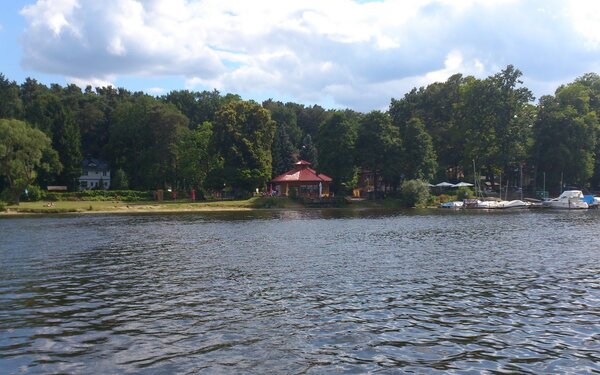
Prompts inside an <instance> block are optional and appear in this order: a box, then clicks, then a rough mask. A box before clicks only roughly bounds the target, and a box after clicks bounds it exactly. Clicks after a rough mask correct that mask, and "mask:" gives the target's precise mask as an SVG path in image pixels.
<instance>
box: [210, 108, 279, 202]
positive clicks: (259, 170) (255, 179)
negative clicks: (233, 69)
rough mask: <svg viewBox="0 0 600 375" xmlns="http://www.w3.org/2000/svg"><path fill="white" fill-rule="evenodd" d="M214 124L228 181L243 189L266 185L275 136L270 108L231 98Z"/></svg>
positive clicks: (215, 136) (216, 139)
mask: <svg viewBox="0 0 600 375" xmlns="http://www.w3.org/2000/svg"><path fill="white" fill-rule="evenodd" d="M213 125H214V136H213V141H214V146H215V147H216V150H218V153H219V154H220V155H221V157H222V158H223V171H225V172H227V175H226V181H227V184H228V185H231V186H234V187H235V188H238V189H241V190H242V191H244V192H249V191H252V190H254V188H260V187H263V186H265V184H266V183H267V181H268V180H269V179H270V178H271V168H272V155H271V146H272V144H273V137H274V136H275V122H274V121H273V120H271V115H270V113H269V111H268V110H266V109H265V108H263V107H261V106H260V105H259V104H258V103H255V102H253V101H242V100H232V101H230V102H229V103H227V104H225V105H224V106H223V107H222V108H221V110H220V111H219V112H218V113H217V116H216V120H215V123H214V124H213Z"/></svg>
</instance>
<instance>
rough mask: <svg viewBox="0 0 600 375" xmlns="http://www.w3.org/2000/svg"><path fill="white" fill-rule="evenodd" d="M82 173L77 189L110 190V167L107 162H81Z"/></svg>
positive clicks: (92, 160) (91, 160)
mask: <svg viewBox="0 0 600 375" xmlns="http://www.w3.org/2000/svg"><path fill="white" fill-rule="evenodd" d="M82 170H83V173H82V175H81V177H79V189H80V190H86V189H104V190H108V189H110V167H109V165H108V163H107V162H105V161H103V160H99V159H94V158H85V159H83V161H82Z"/></svg>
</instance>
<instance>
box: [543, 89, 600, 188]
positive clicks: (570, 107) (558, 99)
mask: <svg viewBox="0 0 600 375" xmlns="http://www.w3.org/2000/svg"><path fill="white" fill-rule="evenodd" d="M589 104H590V91H589V88H588V87H586V86H585V85H583V84H582V83H580V82H575V83H572V84H569V85H566V86H561V87H560V88H558V89H557V91H556V96H555V97H552V96H544V97H542V98H541V99H540V104H539V106H538V108H539V112H538V116H537V121H536V123H535V128H534V139H535V146H534V153H535V155H534V159H535V160H536V165H537V168H538V173H537V175H538V177H539V176H541V175H542V173H545V175H546V186H549V187H550V189H551V190H554V189H556V188H555V187H558V188H559V189H556V190H562V186H559V185H560V182H561V181H562V183H563V184H577V185H585V184H586V183H587V182H588V180H589V179H590V178H591V177H592V175H593V170H594V161H595V151H596V141H597V138H598V118H597V115H596V113H595V112H594V111H591V110H590V105H589Z"/></svg>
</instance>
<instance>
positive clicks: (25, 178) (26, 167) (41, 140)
mask: <svg viewBox="0 0 600 375" xmlns="http://www.w3.org/2000/svg"><path fill="white" fill-rule="evenodd" d="M60 169H61V165H60V162H59V160H58V154H57V153H56V151H54V149H53V148H52V142H51V140H50V138H49V137H48V136H47V135H46V134H44V133H43V132H42V131H40V130H38V129H34V128H32V127H31V126H29V125H27V124H26V123H25V122H23V121H19V120H6V119H0V176H2V177H3V178H4V179H5V180H6V182H7V185H8V188H9V192H7V193H5V195H6V196H8V198H12V199H11V200H13V201H14V202H16V203H18V202H19V195H20V194H21V192H22V191H23V189H25V187H27V186H28V185H31V184H32V183H33V182H34V181H35V179H36V177H37V172H38V170H45V171H48V172H50V171H52V170H54V171H60Z"/></svg>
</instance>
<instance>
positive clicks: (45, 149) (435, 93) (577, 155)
mask: <svg viewBox="0 0 600 375" xmlns="http://www.w3.org/2000/svg"><path fill="white" fill-rule="evenodd" d="M520 77H521V72H520V71H519V70H518V69H516V68H514V67H513V66H507V67H506V68H505V69H503V70H501V71H500V72H498V73H497V74H494V75H492V76H490V77H487V78H484V79H478V78H475V77H472V76H463V75H461V74H456V75H453V76H451V77H450V78H448V79H447V80H446V81H445V82H436V83H433V84H430V85H428V86H426V87H420V88H414V89H413V90H411V91H410V92H408V93H406V94H404V95H402V93H398V95H399V96H398V98H392V99H391V103H390V106H389V108H388V109H387V111H385V112H383V111H373V112H370V113H367V114H363V113H358V112H356V111H353V110H350V109H346V110H327V109H324V108H322V107H320V106H318V105H313V106H306V105H302V104H297V103H291V102H288V103H282V102H278V101H274V100H267V101H265V102H263V103H261V104H259V103H256V102H254V101H248V100H243V99H242V98H241V97H239V96H238V95H235V94H221V93H220V92H218V91H216V90H214V91H203V92H195V91H188V90H179V91H172V92H170V93H168V94H167V95H164V96H160V97H153V96H149V95H146V94H144V93H141V92H131V91H128V90H127V89H125V88H114V87H97V88H92V87H90V86H88V87H86V88H84V89H83V90H82V89H80V88H79V87H77V86H75V85H72V84H71V85H68V86H66V87H63V86H60V85H58V84H52V85H50V87H48V86H46V85H43V84H41V83H39V82H37V81H36V80H35V79H32V78H27V79H26V80H25V82H23V83H21V84H18V83H17V82H14V81H10V80H9V79H7V78H6V77H5V76H4V75H2V74H0V98H1V100H0V190H1V191H2V193H1V196H0V200H3V201H7V202H11V203H13V202H15V203H16V202H19V201H20V200H21V199H22V198H23V193H24V192H25V191H26V190H27V194H25V197H24V198H25V199H28V198H29V197H30V196H29V193H30V192H31V194H32V196H35V195H36V194H37V193H39V190H45V188H46V187H47V186H49V185H61V186H67V188H68V190H69V191H70V192H76V191H77V190H78V178H79V176H80V175H81V173H82V168H81V162H82V159H83V158H84V157H86V156H90V157H95V158H99V159H102V160H106V161H107V162H108V163H109V165H110V167H111V187H112V188H115V189H120V190H122V191H127V190H130V189H131V190H136V191H143V192H147V191H154V190H156V189H174V190H176V191H179V192H188V191H190V190H191V189H192V188H194V189H196V191H197V193H198V197H199V198H204V197H209V196H211V195H212V194H215V195H218V196H228V197H234V198H235V197H237V198H240V197H248V196H250V195H251V194H252V193H253V192H255V190H256V189H257V188H258V189H259V190H261V189H264V190H265V191H268V189H269V185H268V182H269V180H270V179H271V178H272V177H273V176H275V175H277V174H279V173H282V172H284V171H286V170H288V169H290V168H291V166H292V163H293V162H294V161H296V160H298V159H304V160H307V161H309V162H311V163H312V166H313V167H314V168H315V169H316V170H317V171H318V172H319V173H325V174H327V175H329V176H331V177H333V185H332V187H331V188H332V192H334V193H335V194H336V195H337V196H343V195H346V194H349V193H350V192H351V191H352V189H353V188H355V187H357V186H358V185H359V184H360V183H361V182H360V173H361V171H369V172H370V173H372V174H373V175H374V177H375V178H374V179H373V181H374V186H372V188H373V189H374V191H375V194H374V195H373V196H374V197H380V196H383V195H387V196H390V195H391V196H398V197H402V196H403V194H404V193H402V190H403V189H402V186H403V185H402V184H403V183H405V182H406V181H407V180H423V181H430V182H434V181H442V180H443V181H447V180H449V181H457V180H459V179H463V180H469V181H472V180H474V179H476V177H475V175H477V176H483V179H484V180H485V181H486V182H487V183H488V184H489V186H491V187H494V186H496V182H498V181H499V180H502V182H503V184H505V185H507V184H511V185H514V186H516V185H519V182H517V181H518V178H519V175H520V174H521V173H524V174H525V175H526V176H528V179H527V180H528V181H529V185H528V186H527V188H528V189H529V190H530V191H535V190H540V189H541V188H542V186H545V187H546V189H547V190H551V191H557V190H560V188H562V186H566V185H578V186H581V187H588V188H591V189H597V188H598V185H599V184H600V142H598V138H599V137H600V126H599V123H598V117H597V113H598V111H599V110H600V76H598V75H597V74H594V73H588V74H585V75H583V76H581V77H580V78H578V79H576V80H575V81H574V82H572V83H569V84H566V85H563V86H560V87H558V88H557V90H556V92H555V94H554V95H551V96H544V97H542V98H539V101H538V102H537V103H536V102H535V101H534V99H535V98H534V97H533V95H532V93H531V91H530V90H529V89H527V88H526V87H524V86H523V84H522V82H521V81H520ZM379 193H381V194H379ZM93 194H96V193H93ZM107 194H108V195H109V197H110V196H114V195H115V194H117V195H121V198H122V199H120V200H122V201H125V200H127V199H126V198H127V197H126V196H125V194H123V193H121V194H118V193H116V192H109V193H107ZM144 194H146V193H144ZM148 194H149V193H148ZM37 195H38V199H43V197H41V195H40V194H37ZM143 199H145V198H143ZM143 199H142V198H140V197H139V196H136V197H135V198H131V200H132V201H134V200H135V201H138V200H143ZM88 200H100V195H92V196H90V197H89V199H88ZM404 200H405V201H407V196H406V195H404ZM265 204H266V205H271V204H272V205H275V206H276V205H277V203H276V202H274V201H273V202H271V203H265ZM415 204H416V203H415ZM92 206H93V205H92Z"/></svg>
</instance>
